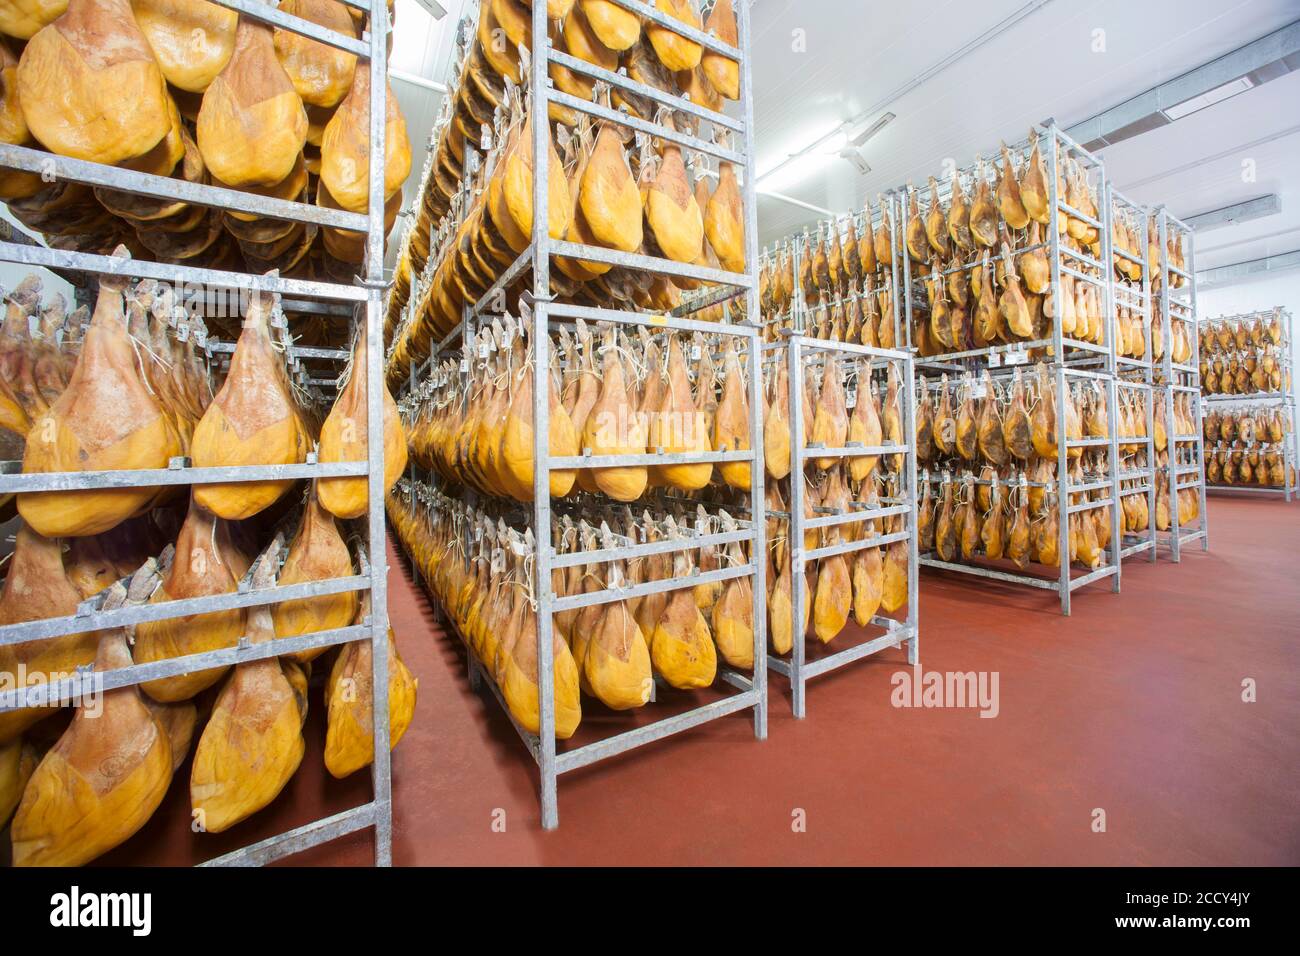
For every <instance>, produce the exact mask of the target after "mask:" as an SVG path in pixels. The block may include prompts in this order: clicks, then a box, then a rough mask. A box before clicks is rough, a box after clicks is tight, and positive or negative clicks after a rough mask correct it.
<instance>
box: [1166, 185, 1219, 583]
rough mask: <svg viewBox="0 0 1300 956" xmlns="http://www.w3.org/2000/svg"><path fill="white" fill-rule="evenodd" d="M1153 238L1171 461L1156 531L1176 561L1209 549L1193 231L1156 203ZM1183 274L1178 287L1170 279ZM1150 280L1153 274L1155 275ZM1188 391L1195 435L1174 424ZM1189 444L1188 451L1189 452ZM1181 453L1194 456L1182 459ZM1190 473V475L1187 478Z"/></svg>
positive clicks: (1194, 235) (1167, 431)
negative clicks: (1182, 513)
mask: <svg viewBox="0 0 1300 956" xmlns="http://www.w3.org/2000/svg"><path fill="white" fill-rule="evenodd" d="M1156 239H1157V240H1158V242H1159V244H1160V277H1159V280H1160V281H1159V292H1158V293H1157V294H1158V296H1159V301H1160V327H1161V331H1162V333H1163V339H1164V355H1163V356H1162V357H1161V360H1160V365H1159V368H1158V370H1157V375H1156V384H1157V386H1159V387H1161V388H1163V389H1164V391H1165V395H1164V405H1165V433H1166V434H1167V435H1168V436H1169V438H1168V440H1169V447H1168V457H1169V463H1168V464H1167V465H1166V466H1164V467H1163V468H1160V469H1159V470H1160V471H1162V472H1163V474H1162V476H1161V478H1160V480H1161V481H1165V482H1167V489H1168V494H1169V529H1168V530H1167V531H1157V536H1158V537H1157V539H1158V540H1159V541H1160V542H1161V543H1162V544H1164V545H1165V546H1166V547H1168V548H1169V553H1170V556H1171V557H1172V558H1173V560H1174V561H1181V560H1182V553H1183V546H1184V545H1188V544H1191V543H1192V542H1193V541H1197V540H1199V541H1200V542H1201V550H1202V551H1209V550H1210V526H1209V515H1208V513H1207V510H1206V506H1205V505H1206V502H1205V430H1204V428H1203V427H1202V425H1201V420H1202V417H1203V412H1202V403H1201V368H1200V349H1201V344H1200V335H1199V334H1198V333H1199V329H1198V328H1197V322H1196V315H1197V309H1196V234H1195V232H1193V231H1192V228H1191V227H1190V226H1188V225H1187V224H1186V223H1184V222H1182V221H1181V220H1180V219H1178V218H1177V217H1175V216H1174V215H1173V214H1172V213H1170V212H1169V210H1168V208H1166V207H1165V206H1157V207H1156ZM1171 240H1177V241H1178V242H1180V243H1181V244H1182V248H1184V249H1185V250H1186V254H1187V268H1186V269H1182V268H1180V267H1179V266H1176V265H1175V264H1174V263H1173V261H1172V257H1171V256H1170V254H1169V243H1170V241H1171ZM1175 278H1178V279H1182V280H1183V282H1182V284H1181V285H1180V286H1178V287H1177V288H1175V287H1174V282H1173V280H1174V279H1175ZM1153 282H1154V279H1153ZM1176 321H1182V322H1184V323H1185V324H1186V325H1187V332H1188V337H1189V338H1190V340H1191V344H1192V356H1191V361H1190V362H1188V363H1186V364H1180V363H1178V362H1175V361H1174V360H1173V338H1172V334H1173V323H1174V322H1176ZM1182 394H1187V395H1190V396H1191V404H1192V421H1193V422H1194V423H1195V425H1196V433H1195V434H1194V435H1183V434H1180V433H1179V432H1178V430H1177V427H1176V425H1175V423H1174V400H1175V398H1176V397H1177V396H1178V395H1182ZM1187 449H1190V452H1188V451H1187ZM1180 456H1186V457H1190V458H1191V459H1192V461H1190V462H1186V463H1182V462H1180V461H1179V458H1180ZM1188 476H1191V477H1190V480H1185V479H1187V477H1188ZM1188 488H1192V489H1195V490H1196V493H1197V497H1198V499H1199V500H1200V514H1199V515H1198V516H1197V517H1196V518H1195V519H1193V522H1192V523H1191V524H1190V527H1189V528H1184V527H1182V526H1181V523H1180V522H1179V520H1178V507H1177V502H1178V492H1179V491H1182V490H1185V489H1188Z"/></svg>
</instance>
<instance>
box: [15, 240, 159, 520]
mask: <svg viewBox="0 0 1300 956" xmlns="http://www.w3.org/2000/svg"><path fill="white" fill-rule="evenodd" d="M119 253H120V254H123V255H124V254H125V250H124V249H119ZM125 287H126V280H125V279H122V278H118V277H111V278H110V277H107V276H105V277H103V278H101V279H100V283H99V298H98V299H97V300H96V302H95V314H94V317H93V318H92V319H91V323H90V328H89V329H88V330H87V331H86V335H85V339H84V340H83V342H82V346H81V354H80V356H79V357H78V359H77V365H76V368H75V369H73V372H72V377H71V379H70V380H69V382H68V387H67V388H66V389H65V390H64V392H63V394H62V395H60V396H59V399H58V401H56V402H55V403H54V405H53V407H51V408H50V409H49V411H48V412H46V413H45V414H44V415H42V416H40V417H39V418H37V419H36V420H35V421H34V422H33V423H32V429H31V431H30V432H29V433H28V439H27V450H26V453H25V454H24V456H23V472H24V473H27V474H30V473H39V472H63V471H112V470H119V469H141V468H166V467H167V465H168V462H169V461H170V460H171V459H172V458H173V457H174V456H176V455H179V454H180V453H181V442H180V436H179V435H178V434H177V431H176V426H175V424H174V420H173V419H172V417H171V416H170V415H168V414H167V411H166V410H165V409H164V408H163V406H162V404H161V403H160V402H159V400H158V396H157V395H155V394H154V393H153V392H152V391H150V388H149V386H148V384H147V382H146V381H145V379H144V378H143V376H142V375H141V373H140V364H139V360H138V358H137V354H136V349H135V347H134V346H133V344H132V340H131V338H130V336H129V335H128V334H127V330H126V321H125V316H124V314H123V312H122V291H123V289H124V288H125ZM157 493H158V488H157V487H156V486H149V487H143V488H106V489H100V490H91V491H43V492H27V493H24V494H21V495H19V496H18V511H19V513H21V514H22V516H23V518H24V519H25V520H26V521H27V522H28V524H30V525H31V526H32V527H33V528H34V529H35V530H36V531H37V532H39V533H41V534H43V535H46V536H53V537H62V536H69V535H72V536H76V535H87V534H99V533H101V532H103V531H107V530H108V529H110V528H112V527H114V526H115V525H117V524H118V523H119V522H121V521H123V520H124V519H126V518H129V517H130V516H131V515H133V514H135V513H137V512H138V511H139V510H140V509H141V508H143V507H145V506H146V505H147V504H148V503H149V502H150V501H152V500H153V499H154V497H155V496H156V495H157Z"/></svg>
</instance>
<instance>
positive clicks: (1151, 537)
mask: <svg viewBox="0 0 1300 956" xmlns="http://www.w3.org/2000/svg"><path fill="white" fill-rule="evenodd" d="M1106 195H1107V202H1106V204H1105V208H1106V212H1107V227H1108V231H1109V233H1110V236H1111V253H1112V256H1113V258H1112V262H1111V266H1112V268H1111V270H1110V282H1111V290H1110V311H1109V319H1110V331H1109V333H1108V334H1109V335H1110V336H1111V341H1112V342H1114V343H1115V373H1116V374H1115V385H1116V389H1117V393H1116V394H1117V398H1118V399H1119V402H1120V403H1123V402H1124V401H1126V400H1127V401H1129V402H1130V403H1131V405H1132V407H1133V408H1135V409H1136V411H1137V412H1138V414H1139V415H1140V416H1141V428H1140V433H1138V434H1129V435H1122V436H1120V438H1121V440H1120V442H1119V445H1120V467H1119V479H1120V489H1121V501H1124V499H1125V498H1126V497H1127V496H1129V495H1142V496H1144V497H1145V510H1146V527H1145V528H1142V529H1141V530H1130V531H1126V532H1125V533H1124V535H1123V546H1122V547H1121V548H1120V558H1121V560H1122V559H1124V558H1129V557H1133V556H1135V555H1139V554H1142V553H1144V552H1145V553H1146V555H1147V558H1148V560H1150V561H1152V562H1154V561H1155V560H1156V552H1157V547H1156V525H1155V522H1156V462H1155V447H1154V444H1153V439H1152V437H1151V436H1152V435H1154V434H1155V392H1154V385H1153V381H1154V378H1153V370H1154V368H1155V363H1153V362H1152V360H1151V322H1152V310H1151V276H1150V268H1149V266H1148V263H1147V241H1148V234H1149V227H1150V222H1149V213H1148V211H1147V210H1146V208H1145V207H1143V206H1141V205H1139V204H1137V203H1135V202H1134V201H1133V200H1131V199H1129V198H1128V197H1127V196H1125V195H1123V194H1122V193H1121V192H1120V191H1119V190H1117V189H1115V188H1114V186H1113V185H1108V186H1107V189H1106ZM1121 221H1123V222H1124V223H1125V224H1126V227H1127V229H1129V230H1130V231H1131V234H1132V235H1133V237H1134V239H1135V241H1136V243H1135V244H1136V246H1137V252H1136V253H1133V252H1131V251H1130V250H1128V249H1123V248H1121V247H1120V245H1119V244H1118V243H1117V242H1116V241H1115V236H1116V230H1117V227H1118V226H1119V224H1120V222H1121ZM1121 269H1124V270H1128V271H1127V272H1126V273H1125V274H1124V275H1123V276H1121V275H1120V270H1121ZM1133 273H1137V276H1138V277H1137V278H1133V276H1132V274H1133ZM1121 312H1123V313H1124V315H1125V318H1126V319H1128V320H1130V321H1137V322H1139V323H1140V324H1141V328H1142V343H1141V347H1140V348H1135V349H1132V350H1127V349H1123V348H1122V345H1121V341H1120V326H1121V323H1120V314H1121ZM1130 351H1136V352H1137V353H1138V354H1136V355H1134V354H1124V353H1125V352H1130ZM1133 424H1134V425H1135V426H1136V425H1137V424H1138V423H1137V422H1133ZM1133 431H1134V432H1138V431H1139V429H1138V428H1136V427H1135V428H1134V429H1133ZM1126 524H1127V522H1122V524H1121V527H1124V525H1126Z"/></svg>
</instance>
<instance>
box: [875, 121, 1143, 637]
mask: <svg viewBox="0 0 1300 956" xmlns="http://www.w3.org/2000/svg"><path fill="white" fill-rule="evenodd" d="M1037 133H1038V142H1039V144H1040V149H1042V150H1043V151H1044V152H1043V155H1044V161H1045V164H1046V171H1047V176H1046V192H1047V201H1048V204H1049V211H1050V222H1049V223H1047V224H1045V225H1044V226H1043V230H1044V231H1045V233H1046V235H1047V238H1046V239H1045V240H1043V241H1042V242H1041V243H1040V244H1039V245H1038V246H1030V245H1022V246H1020V247H1018V248H1015V249H1013V250H1012V253H1013V255H1019V254H1020V253H1022V252H1026V251H1032V250H1035V249H1038V248H1040V247H1041V248H1042V249H1043V250H1044V252H1045V254H1046V256H1047V261H1048V263H1049V266H1050V288H1049V290H1048V292H1047V296H1048V298H1049V299H1050V301H1051V302H1052V304H1053V310H1052V316H1051V317H1048V323H1049V324H1048V328H1047V334H1046V335H1043V336H1041V337H1038V338H1035V339H1033V340H1029V341H1023V342H1022V341H1017V342H1015V343H1012V344H999V345H989V346H984V347H980V348H958V349H954V350H951V351H948V352H944V353H941V354H937V355H928V356H922V355H919V354H918V355H917V357H916V360H915V362H916V370H917V373H918V375H924V374H927V373H942V374H956V375H969V376H971V378H972V380H973V379H974V378H975V377H977V376H979V375H981V374H983V373H985V372H987V373H988V374H989V376H990V377H991V378H992V379H993V381H994V385H995V388H996V387H998V386H1000V385H1002V384H1003V383H1004V382H1005V381H1006V379H1007V378H1008V373H1012V374H1013V375H1014V373H1015V372H1016V370H1017V369H1018V368H1019V367H1021V366H1024V365H1026V364H1028V362H1029V360H1030V354H1031V353H1030V350H1034V351H1035V354H1037V355H1038V356H1041V357H1043V360H1044V361H1048V362H1050V363H1051V366H1050V374H1051V379H1052V381H1053V382H1054V385H1055V389H1056V394H1057V395H1058V396H1059V395H1063V394H1065V391H1066V389H1067V388H1068V387H1069V386H1070V385H1071V384H1072V383H1083V384H1084V385H1091V386H1095V387H1097V388H1099V389H1100V390H1101V392H1102V394H1103V396H1104V401H1105V409H1106V418H1107V420H1108V421H1109V422H1110V423H1111V427H1110V435H1109V437H1104V438H1103V437H1094V438H1082V439H1069V438H1067V434H1066V431H1067V423H1066V416H1065V406H1064V403H1063V402H1059V401H1058V402H1057V403H1056V412H1057V415H1056V421H1055V434H1056V436H1057V455H1056V461H1057V462H1065V461H1066V460H1067V455H1068V452H1069V451H1070V450H1071V449H1075V448H1083V449H1085V450H1086V449H1088V448H1104V449H1106V450H1107V455H1106V459H1105V461H1106V468H1105V471H1104V472H1102V473H1100V474H1097V475H1093V476H1090V477H1089V478H1088V479H1087V480H1085V481H1084V482H1072V481H1071V479H1070V477H1069V474H1068V470H1067V469H1066V468H1064V467H1058V468H1057V476H1056V479H1055V481H1053V482H1050V483H1046V484H1047V485H1048V487H1049V488H1050V489H1051V490H1053V491H1054V492H1055V496H1056V497H1055V500H1056V501H1057V502H1070V501H1071V496H1072V495H1077V494H1093V493H1099V494H1100V495H1101V497H1099V498H1095V499H1094V498H1088V499H1086V500H1083V501H1080V502H1077V503H1073V504H1069V505H1062V506H1061V520H1060V542H1059V545H1058V547H1059V554H1060V555H1061V559H1060V561H1059V564H1060V567H1059V569H1058V570H1057V573H1056V574H1055V575H1054V576H1053V577H1044V576H1040V575H1034V574H1026V573H1022V572H1019V571H1009V570H1005V569H1002V568H996V567H990V566H986V565H984V564H975V563H964V562H957V561H944V560H941V559H940V558H939V557H938V556H937V555H936V554H934V553H925V554H922V556H921V558H920V562H921V564H922V565H923V566H926V567H931V568H940V569H943V570H947V571H955V572H958V573H961V574H969V575H974V576H977V577H984V578H989V579H993V580H997V581H1003V582H1008V583H1015V584H1023V585H1028V586H1030V587H1035V588H1042V589H1046V590H1051V591H1056V592H1057V593H1058V595H1059V597H1060V602H1061V611H1062V613H1063V614H1069V613H1070V596H1071V594H1072V593H1073V592H1074V591H1076V590H1078V589H1079V588H1081V587H1084V586H1085V585H1088V584H1091V583H1093V582H1095V581H1098V580H1101V579H1104V578H1107V577H1109V578H1112V582H1111V589H1112V590H1113V591H1115V592H1118V591H1119V589H1120V558H1119V551H1120V541H1119V539H1120V529H1121V528H1122V522H1121V519H1120V504H1119V490H1120V479H1119V469H1118V467H1117V463H1118V461H1119V457H1118V443H1117V441H1116V435H1115V428H1114V423H1115V420H1116V418H1115V415H1116V376H1115V368H1116V365H1115V350H1114V343H1113V339H1112V336H1111V332H1110V330H1109V329H1106V330H1105V333H1104V338H1103V341H1102V342H1101V343H1100V344H1098V343H1096V342H1091V341H1083V340H1081V339H1078V338H1073V337H1071V336H1070V335H1067V334H1066V333H1065V331H1064V330H1063V328H1062V323H1061V316H1062V288H1063V286H1062V278H1063V277H1065V276H1069V277H1070V278H1071V279H1072V281H1073V282H1080V283H1085V284H1087V285H1088V286H1091V287H1093V288H1094V289H1096V290H1097V294H1099V295H1101V297H1102V299H1101V301H1102V314H1103V315H1107V314H1109V303H1110V282H1109V279H1108V274H1109V270H1110V267H1111V266H1110V263H1111V235H1110V228H1109V222H1108V221H1107V220H1108V217H1107V212H1106V208H1105V202H1104V197H1105V196H1106V190H1107V180H1106V173H1105V168H1104V166H1103V164H1102V162H1101V160H1100V159H1099V158H1098V157H1096V156H1094V155H1093V154H1092V153H1090V152H1089V151H1088V150H1086V149H1084V148H1083V147H1082V146H1080V145H1079V144H1078V143H1076V142H1075V141H1074V140H1073V139H1071V138H1070V137H1069V136H1068V135H1066V134H1065V133H1064V132H1063V131H1062V130H1061V129H1060V128H1059V127H1057V126H1056V125H1055V124H1052V125H1049V126H1047V127H1045V128H1041V129H1039V130H1038V131H1037ZM1029 145H1030V144H1029V143H1027V142H1026V143H1022V144H1018V145H1017V146H1016V147H1015V148H1013V149H1012V153H1014V154H1019V155H1022V156H1023V155H1024V153H1025V151H1026V149H1027V148H1028V147H1029ZM1065 157H1069V158H1070V159H1071V160H1072V161H1073V162H1075V163H1077V164H1079V165H1080V166H1081V167H1082V169H1083V170H1084V172H1085V174H1086V176H1087V178H1088V180H1089V183H1090V189H1091V190H1092V191H1093V193H1094V194H1095V195H1096V197H1097V205H1098V209H1099V217H1093V216H1090V215H1088V214H1087V213H1085V212H1083V211H1082V210H1080V209H1076V208H1074V207H1073V206H1071V205H1070V203H1069V202H1068V201H1067V199H1066V195H1065V191H1064V190H1063V189H1061V185H1062V184H1063V183H1064V175H1065V170H1064V168H1063V165H1062V164H1063V161H1064V158H1065ZM978 175H979V172H978V170H977V169H970V170H962V171H958V172H957V176H960V177H961V178H962V179H966V178H971V179H975V178H976V177H977V176H978ZM910 188H911V187H909V189H910ZM906 196H907V194H906V193H905V194H904V195H902V196H899V198H898V200H897V204H896V205H897V208H898V211H899V223H898V229H897V235H899V236H906V235H907V230H908V226H909V223H910V222H911V221H912V214H911V212H910V210H909V202H908V201H907V198H906ZM950 197H951V188H950V187H942V188H941V190H940V201H943V200H944V199H948V198H950ZM1067 215H1068V216H1069V217H1070V218H1072V219H1074V220H1077V221H1080V222H1083V223H1086V224H1087V225H1088V226H1090V227H1092V228H1093V229H1096V230H1097V231H1098V233H1099V241H1100V245H1101V255H1100V257H1099V258H1097V259H1094V258H1093V257H1092V256H1090V255H1088V254H1087V253H1085V252H1082V251H1080V250H1079V249H1076V248H1074V247H1072V246H1071V245H1069V244H1067V243H1065V242H1062V241H1061V231H1062V230H1061V229H1060V228H1059V226H1061V225H1062V219H1063V217H1065V216H1067ZM900 251H901V257H902V264H903V275H902V288H903V290H904V292H905V295H904V305H903V319H904V320H903V323H902V325H903V328H904V329H905V331H906V334H907V336H908V339H907V342H908V344H909V345H915V344H916V341H915V340H916V335H915V331H916V325H915V321H916V319H917V318H918V317H919V310H918V308H917V306H918V305H919V304H920V303H924V302H925V301H926V288H925V282H926V279H927V278H928V274H927V273H926V272H925V270H924V269H923V268H920V267H919V266H918V264H917V263H914V262H913V258H912V255H911V253H910V252H909V250H908V247H907V243H906V242H905V241H903V242H901V250H900ZM971 265H972V263H969V262H964V263H962V264H961V265H959V266H958V268H959V269H962V270H966V269H969V268H970V267H971ZM945 268H946V269H947V271H944V272H940V274H939V275H940V279H941V281H944V282H946V281H947V279H946V277H947V274H948V272H952V271H954V270H953V269H951V268H947V267H946V266H945ZM995 291H996V287H995ZM1045 304H1046V303H1045ZM928 477H929V479H930V480H931V481H932V482H937V481H938V480H939V479H938V478H937V477H936V476H933V475H928ZM975 483H976V484H979V483H980V482H979V481H978V480H977V481H976V482H975ZM1017 484H1019V485H1020V486H1021V487H1022V488H1026V487H1035V486H1037V487H1042V486H1043V484H1044V483H1042V482H1033V481H1023V482H1018V483H1017ZM1022 493H1023V492H1022ZM1097 508H1106V509H1108V510H1109V512H1110V514H1109V520H1110V528H1111V534H1110V541H1111V544H1110V546H1108V547H1107V548H1105V549H1104V553H1103V557H1102V561H1101V564H1100V565H1099V566H1098V567H1096V568H1094V569H1090V570H1088V571H1086V572H1084V573H1078V574H1072V573H1071V567H1070V565H1071V562H1070V561H1069V560H1068V558H1066V557H1065V556H1067V555H1069V553H1070V551H1069V527H1068V526H1069V521H1068V519H1067V517H1066V516H1067V515H1073V514H1078V513H1081V512H1084V511H1091V510H1093V509H1097Z"/></svg>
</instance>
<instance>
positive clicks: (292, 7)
mask: <svg viewBox="0 0 1300 956" xmlns="http://www.w3.org/2000/svg"><path fill="white" fill-rule="evenodd" d="M279 9H280V12H281V13H287V14H289V15H290V16H294V17H300V18H301V19H303V20H307V21H309V22H311V23H315V24H319V25H320V26H323V27H325V28H326V29H329V30H333V31H334V32H336V33H341V34H343V36H345V37H346V36H352V35H353V26H352V17H351V16H350V15H349V13H348V8H347V7H345V6H344V5H343V4H341V3H339V2H338V0H281V2H280V8H279ZM275 53H276V56H278V57H279V58H280V65H281V66H283V67H284V71H285V73H287V74H288V75H289V80H290V82H292V83H293V88H294V89H295V90H297V91H298V95H299V96H300V97H302V101H303V103H305V104H307V105H308V106H319V107H322V108H325V109H332V108H333V107H335V106H337V105H338V103H339V101H340V100H341V99H343V97H344V96H345V95H347V92H348V90H349V89H350V88H351V87H352V78H353V75H354V74H355V73H356V70H357V58H356V56H355V55H354V54H352V53H349V52H347V51H346V50H340V49H339V48H338V47H333V46H329V45H327V44H325V43H321V42H320V41H319V40H313V39H311V38H309V37H305V36H302V35H301V34H298V33H294V32H292V31H291V30H281V29H279V28H276V30H275ZM364 85H365V88H366V95H367V96H368V95H369V90H370V83H369V82H368V81H367V82H366V83H365V84H364ZM388 104H389V107H388V108H389V113H390V115H391V113H392V112H393V111H394V110H395V109H396V103H395V102H394V101H393V99H392V97H391V95H390V97H389V100H388ZM399 115H400V114H399ZM403 132H405V130H404V129H403Z"/></svg>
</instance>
